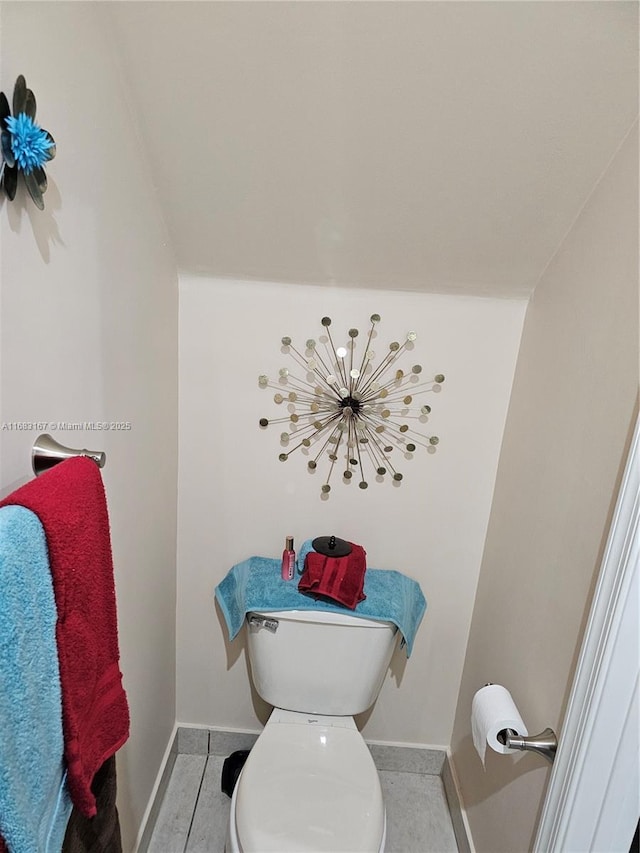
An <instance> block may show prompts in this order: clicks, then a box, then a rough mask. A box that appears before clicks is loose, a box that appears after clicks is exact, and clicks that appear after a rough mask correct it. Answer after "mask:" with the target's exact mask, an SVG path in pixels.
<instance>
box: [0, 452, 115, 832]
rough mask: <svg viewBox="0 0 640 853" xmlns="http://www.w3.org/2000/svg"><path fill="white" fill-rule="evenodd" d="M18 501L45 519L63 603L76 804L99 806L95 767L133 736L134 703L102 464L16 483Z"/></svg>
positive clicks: (77, 465) (80, 462)
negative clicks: (125, 666)
mask: <svg viewBox="0 0 640 853" xmlns="http://www.w3.org/2000/svg"><path fill="white" fill-rule="evenodd" d="M6 504H18V505H20V506H24V507H26V508H27V509H30V510H31V511H32V512H34V513H35V514H36V515H37V516H38V517H39V519H40V521H41V522H42V526H43V528H44V531H45V535H46V538H47V545H48V549H49V565H50V567H51V575H52V579H53V591H54V595H55V600H56V607H57V610H58V621H57V624H56V641H57V645H58V658H59V662H60V684H61V687H62V728H63V734H64V753H65V759H66V763H67V773H68V775H67V781H68V785H69V793H70V794H71V799H72V801H73V804H74V805H75V806H76V807H77V808H78V809H79V811H80V812H82V814H84V815H85V816H86V817H93V815H95V813H96V800H95V796H94V795H93V793H92V791H91V782H92V780H93V777H94V774H95V773H96V771H97V770H98V769H99V768H100V767H101V766H102V764H103V763H104V762H105V761H106V760H107V758H109V757H110V756H111V755H113V754H114V752H116V750H118V749H119V748H120V747H121V746H122V744H123V743H124V742H125V741H126V740H127V738H128V737H129V707H128V705H127V697H126V694H125V692H124V688H123V686H122V674H121V672H120V668H119V665H118V660H119V657H120V655H119V651H118V635H117V617H116V596H115V589H114V583H113V564H112V559H111V540H110V536H109V517H108V515H107V503H106V498H105V493H104V487H103V485H102V478H101V476H100V471H99V469H98V466H97V465H96V463H95V462H93V460H91V459H87V458H86V457H77V458H73V459H68V460H66V461H65V462H61V463H60V464H58V465H56V466H55V467H54V468H51V469H50V470H49V471H47V472H46V473H45V474H42V475H41V476H40V477H38V478H37V479H35V480H31V481H30V482H29V483H27V484H26V485H25V486H22V487H21V488H19V489H17V490H16V491H15V492H13V493H12V494H11V495H9V497H7V498H5V499H4V500H3V501H2V502H0V506H4V505H6Z"/></svg>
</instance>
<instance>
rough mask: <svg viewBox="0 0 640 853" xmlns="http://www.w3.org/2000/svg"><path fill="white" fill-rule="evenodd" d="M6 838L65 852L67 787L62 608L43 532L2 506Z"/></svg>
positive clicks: (0, 668) (26, 851)
mask: <svg viewBox="0 0 640 853" xmlns="http://www.w3.org/2000/svg"><path fill="white" fill-rule="evenodd" d="M0 590H1V594H2V615H1V617H0V720H1V721H2V737H1V738H0V835H1V836H2V837H3V838H4V840H5V841H6V843H7V846H8V848H9V850H10V851H11V853H60V850H61V849H62V842H63V840H64V833H65V829H66V826H67V822H68V820H69V816H70V814H71V800H70V798H69V796H68V793H67V787H66V784H65V778H66V773H65V767H64V762H63V752H64V742H63V736H62V697H61V690H60V673H59V669H58V652H57V647H56V636H55V627H56V619H57V613H56V604H55V600H54V597H53V584H52V581H51V573H50V571H49V557H48V553H47V545H46V540H45V535H44V530H43V529H42V525H41V524H40V520H39V519H38V517H37V516H36V515H35V514H34V513H33V512H31V511H30V510H28V509H25V508H24V507H21V506H6V507H2V508H0Z"/></svg>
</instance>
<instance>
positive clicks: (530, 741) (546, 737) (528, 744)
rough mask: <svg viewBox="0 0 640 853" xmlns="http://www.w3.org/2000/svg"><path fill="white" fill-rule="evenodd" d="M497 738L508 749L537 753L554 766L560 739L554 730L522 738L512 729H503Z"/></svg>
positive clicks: (546, 730)
mask: <svg viewBox="0 0 640 853" xmlns="http://www.w3.org/2000/svg"><path fill="white" fill-rule="evenodd" d="M497 737H498V740H499V741H500V743H503V744H504V745H505V746H506V747H507V748H508V749H525V750H529V751H530V752H537V753H538V755H542V756H544V757H545V758H546V759H547V760H548V761H550V762H551V763H552V764H553V759H554V758H555V757H556V750H557V749H558V738H557V737H556V733H555V732H554V731H553V729H549V728H546V729H545V730H544V731H543V732H540V734H539V735H532V736H530V737H521V736H520V735H518V734H517V733H516V732H514V731H513V730H512V729H503V730H502V731H501V732H499V733H498V735H497Z"/></svg>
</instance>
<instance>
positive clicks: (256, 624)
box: [249, 613, 280, 634]
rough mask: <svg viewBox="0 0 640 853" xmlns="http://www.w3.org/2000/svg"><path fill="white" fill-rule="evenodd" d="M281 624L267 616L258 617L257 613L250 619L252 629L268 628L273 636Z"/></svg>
mask: <svg viewBox="0 0 640 853" xmlns="http://www.w3.org/2000/svg"><path fill="white" fill-rule="evenodd" d="M279 624H280V623H279V622H278V620H277V619H269V618H268V617H267V616H257V615H256V614H255V613H253V614H252V615H251V616H250V617H249V625H250V626H251V627H252V628H266V629H267V631H271V633H272V634H275V632H276V631H277V630H278V625H279Z"/></svg>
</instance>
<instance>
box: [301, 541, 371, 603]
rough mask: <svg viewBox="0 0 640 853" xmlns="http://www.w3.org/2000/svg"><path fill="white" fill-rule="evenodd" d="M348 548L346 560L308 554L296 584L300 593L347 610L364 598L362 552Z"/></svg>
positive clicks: (365, 562)
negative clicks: (311, 595) (322, 599)
mask: <svg viewBox="0 0 640 853" xmlns="http://www.w3.org/2000/svg"><path fill="white" fill-rule="evenodd" d="M350 544H351V553H350V554H347V556H346V557H326V556H325V555H324V554H318V553H316V552H315V551H311V552H310V553H309V554H307V557H306V559H305V561H304V572H303V573H302V577H301V578H300V581H299V582H298V589H299V590H300V592H309V593H312V594H313V595H318V596H320V595H321V596H323V597H325V598H330V599H331V600H332V601H336V602H337V603H338V604H343V605H344V606H345V607H349V608H350V609H351V610H354V609H355V606H356V604H358V602H359V601H364V599H365V598H366V597H367V596H366V595H365V594H364V592H363V589H364V573H365V572H366V570H367V561H366V556H367V554H366V551H365V550H364V548H363V547H362V546H361V545H354V544H353V542H352V543H350Z"/></svg>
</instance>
